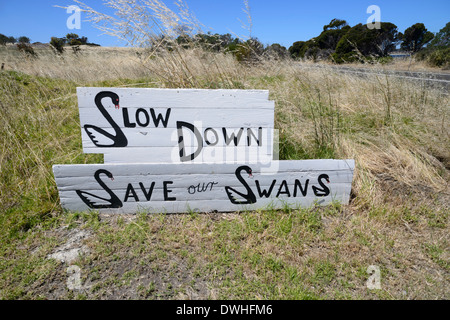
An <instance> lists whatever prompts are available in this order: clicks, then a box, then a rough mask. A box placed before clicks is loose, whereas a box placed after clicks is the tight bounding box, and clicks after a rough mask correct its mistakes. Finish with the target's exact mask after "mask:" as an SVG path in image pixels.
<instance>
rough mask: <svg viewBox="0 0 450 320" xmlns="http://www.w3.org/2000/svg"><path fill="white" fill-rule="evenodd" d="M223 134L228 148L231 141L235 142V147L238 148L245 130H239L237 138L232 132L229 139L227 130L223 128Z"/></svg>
mask: <svg viewBox="0 0 450 320" xmlns="http://www.w3.org/2000/svg"><path fill="white" fill-rule="evenodd" d="M222 132H223V137H224V138H225V143H226V144H227V146H229V145H230V143H231V141H234V145H235V146H236V147H237V146H238V144H239V141H241V136H242V133H243V132H244V128H241V129H240V130H239V133H238V134H237V136H236V134H235V133H234V132H232V133H231V135H230V136H229V137H228V134H227V128H222Z"/></svg>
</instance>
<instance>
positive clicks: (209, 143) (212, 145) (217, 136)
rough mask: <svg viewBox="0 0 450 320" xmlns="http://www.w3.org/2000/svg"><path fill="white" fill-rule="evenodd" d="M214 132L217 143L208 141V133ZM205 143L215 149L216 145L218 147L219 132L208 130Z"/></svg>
mask: <svg viewBox="0 0 450 320" xmlns="http://www.w3.org/2000/svg"><path fill="white" fill-rule="evenodd" d="M209 131H212V132H213V133H214V136H215V137H216V141H215V142H214V143H212V142H211V141H209V139H208V132H209ZM205 142H206V144H207V145H208V146H211V147H214V146H215V145H217V144H218V143H219V135H218V134H217V131H216V130H214V129H213V128H208V129H206V130H205Z"/></svg>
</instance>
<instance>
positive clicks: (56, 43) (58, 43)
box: [50, 37, 64, 54]
mask: <svg viewBox="0 0 450 320" xmlns="http://www.w3.org/2000/svg"><path fill="white" fill-rule="evenodd" d="M50 45H51V46H52V48H53V49H55V50H56V53H59V54H62V53H63V52H64V39H61V38H56V37H52V38H51V40H50Z"/></svg>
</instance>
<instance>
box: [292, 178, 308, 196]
mask: <svg viewBox="0 0 450 320" xmlns="http://www.w3.org/2000/svg"><path fill="white" fill-rule="evenodd" d="M308 185H309V179H308V180H306V182H305V188H304V189H303V188H302V183H301V182H300V180H297V179H296V180H295V187H294V197H297V191H298V189H300V192H301V193H302V195H303V196H304V197H306V195H307V194H308Z"/></svg>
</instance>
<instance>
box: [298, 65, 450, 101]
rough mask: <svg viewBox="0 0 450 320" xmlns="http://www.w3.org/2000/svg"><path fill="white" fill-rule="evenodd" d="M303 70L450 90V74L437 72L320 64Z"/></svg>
mask: <svg viewBox="0 0 450 320" xmlns="http://www.w3.org/2000/svg"><path fill="white" fill-rule="evenodd" d="M300 66H301V68H331V69H333V70H335V71H336V72H341V73H350V74H356V75H360V76H368V75H380V76H386V75H387V76H389V77H394V78H401V79H406V80H410V81H419V82H422V83H425V84H426V85H428V86H430V87H433V88H437V89H441V90H443V91H444V92H445V93H446V94H448V91H449V89H450V73H437V72H415V71H396V70H373V69H364V68H354V67H346V66H328V65H327V66H324V65H320V64H316V65H303V64H302V65H300Z"/></svg>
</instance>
